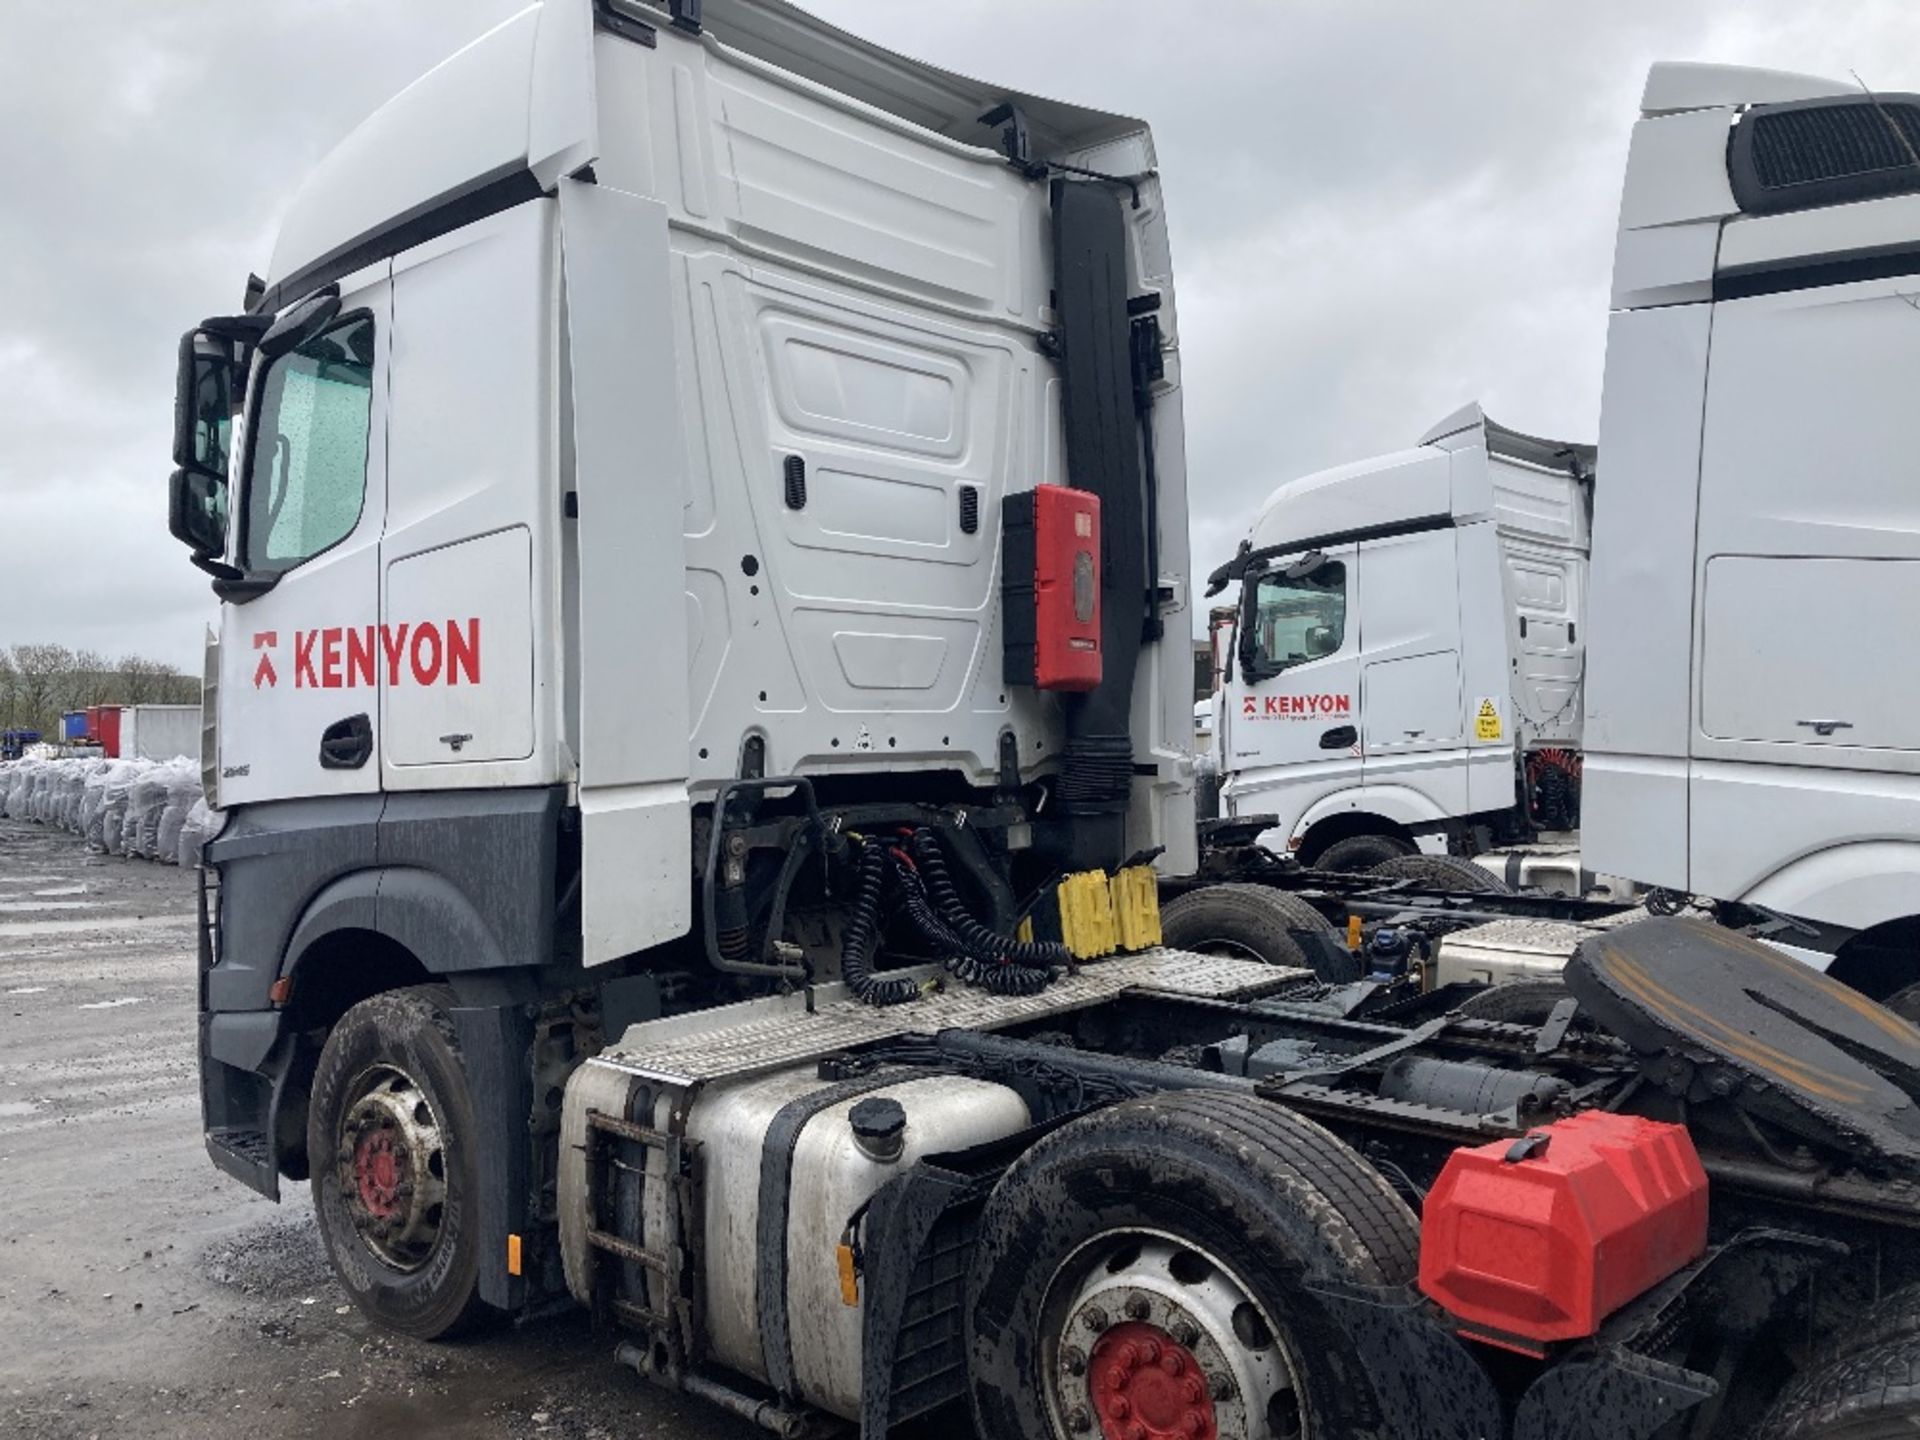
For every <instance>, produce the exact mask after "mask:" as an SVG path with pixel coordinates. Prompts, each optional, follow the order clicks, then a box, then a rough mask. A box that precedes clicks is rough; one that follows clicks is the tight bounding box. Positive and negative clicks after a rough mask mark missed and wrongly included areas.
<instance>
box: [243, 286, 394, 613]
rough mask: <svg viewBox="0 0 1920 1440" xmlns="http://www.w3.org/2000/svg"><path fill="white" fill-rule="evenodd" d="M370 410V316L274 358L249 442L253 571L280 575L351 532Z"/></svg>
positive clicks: (362, 494)
mask: <svg viewBox="0 0 1920 1440" xmlns="http://www.w3.org/2000/svg"><path fill="white" fill-rule="evenodd" d="M372 414H373V320H372V318H371V317H370V316H367V315H357V316H350V317H348V318H347V319H344V320H342V321H341V322H340V323H339V324H337V325H334V326H333V327H331V328H330V329H328V330H326V331H324V332H322V333H321V334H320V335H318V336H316V337H314V338H313V339H312V340H309V341H308V342H307V343H306V344H304V345H302V346H300V348H299V349H297V350H292V351H289V352H288V353H287V354H285V355H282V356H280V357H279V358H278V359H276V360H275V361H274V362H273V363H272V365H271V367H270V368H269V369H268V371H267V373H266V376H265V378H264V379H263V380H262V382H261V386H260V399H259V402H258V405H257V407H256V410H255V415H254V421H253V425H252V428H251V431H250V433H249V438H248V442H247V443H248V447H249V449H250V450H251V452H252V464H251V466H250V467H249V469H248V476H247V494H246V516H245V522H244V523H245V525H246V543H245V549H244V557H245V562H246V568H247V570H248V571H249V572H251V573H253V574H256V575H279V574H284V573H285V572H286V571H288V570H291V569H293V568H294V567H295V566H296V565H300V564H302V563H304V562H305V561H308V560H311V559H312V558H313V557H314V556H316V555H318V554H320V553H321V552H322V551H323V550H328V549H331V548H332V547H333V546H335V545H337V544H339V543H340V542H341V541H342V540H344V539H346V538H347V536H348V535H350V534H352V533H353V527H354V526H355V525H357V524H358V523H359V521H360V511H361V508H362V506H363V505H364V503H365V501H366V497H367V437H368V431H369V429H370V425H371V420H372Z"/></svg>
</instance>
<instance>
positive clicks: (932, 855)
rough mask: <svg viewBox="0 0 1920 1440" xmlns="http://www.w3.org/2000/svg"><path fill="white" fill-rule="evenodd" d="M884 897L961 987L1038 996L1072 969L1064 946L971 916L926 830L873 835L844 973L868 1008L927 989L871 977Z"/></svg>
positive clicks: (863, 857) (864, 850) (864, 848)
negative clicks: (896, 840)
mask: <svg viewBox="0 0 1920 1440" xmlns="http://www.w3.org/2000/svg"><path fill="white" fill-rule="evenodd" d="M889 879H891V881H892V884H891V885H889V884H888V881H889ZM886 898H891V899H892V901H893V902H894V904H895V905H896V906H897V907H898V916H899V918H900V919H902V920H903V921H904V922H905V924H906V926H907V928H908V929H910V930H911V931H912V932H913V933H914V935H915V937H916V938H917V939H918V940H919V941H920V942H921V943H922V944H924V945H927V946H929V947H931V948H932V950H933V951H934V953H935V954H937V955H938V956H939V957H940V960H941V963H942V964H943V965H944V966H945V968H946V970H947V972H948V973H949V974H950V975H952V976H953V977H954V978H955V979H956V980H959V981H961V982H962V983H963V984H967V985H977V986H979V987H980V988H981V989H983V990H987V991H989V992H991V993H992V994H995V995H1036V994H1038V993H1039V992H1040V991H1041V990H1044V989H1045V988H1046V987H1047V986H1048V985H1050V984H1052V983H1053V981H1054V978H1055V976H1056V975H1057V973H1058V971H1059V970H1060V969H1063V968H1066V967H1068V966H1070V965H1071V964H1072V955H1071V952H1069V951H1068V950H1067V947H1066V946H1064V945H1059V944H1055V943H1053V942H1050V941H1038V942H1031V943H1029V942H1022V941H1019V940H1014V939H1012V938H1010V937H1008V936H1005V935H1000V934H997V933H996V932H994V931H993V930H992V929H990V928H988V927H987V926H986V925H983V924H981V923H980V922H979V921H978V920H976V919H975V918H974V917H973V916H972V915H971V914H969V913H968V911H967V909H966V907H965V905H963V904H962V903H961V900H960V896H959V892H958V891H957V890H956V889H955V888H954V884H953V877H952V875H951V874H950V873H949V872H948V870H947V864H946V856H945V855H944V854H943V853H942V851H941V848H940V841H939V838H938V837H937V836H936V835H935V834H934V833H933V831H932V830H930V829H928V828H926V827H924V826H922V827H920V828H919V829H917V830H914V831H911V832H908V834H907V837H906V841H905V844H904V845H895V844H890V843H888V842H886V841H883V840H876V839H871V838H869V839H866V840H864V841H862V842H861V847H860V857H859V864H858V869H857V871H856V878H855V887H854V898H853V904H852V906H851V908H850V911H849V914H848V919H847V928H846V932H845V934H844V935H843V936H842V939H841V946H840V974H841V978H842V979H843V980H845V982H846V985H847V988H848V989H849V990H851V991H852V992H853V993H854V995H855V997H856V998H858V999H859V1000H861V1001H863V1002H864V1003H866V1004H868V1005H899V1004H901V1003H903V1002H905V1001H908V1000H912V999H914V998H916V997H917V996H919V995H920V994H921V993H922V989H923V986H922V984H921V982H919V981H916V980H911V979H908V978H906V977H904V976H894V977H891V978H886V979H883V978H881V977H880V976H878V975H876V974H875V973H874V969H873V962H874V957H875V953H876V951H877V950H878V948H879V944H880V931H881V929H882V923H881V903H882V901H883V899H886Z"/></svg>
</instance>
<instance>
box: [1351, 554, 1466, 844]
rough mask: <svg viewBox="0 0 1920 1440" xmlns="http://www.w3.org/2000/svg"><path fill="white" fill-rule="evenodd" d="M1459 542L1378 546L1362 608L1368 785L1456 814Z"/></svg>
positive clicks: (1461, 736) (1459, 779)
mask: <svg viewBox="0 0 1920 1440" xmlns="http://www.w3.org/2000/svg"><path fill="white" fill-rule="evenodd" d="M1455 535H1456V532H1455V531H1454V530H1452V529H1437V530H1425V531H1418V532H1416V533H1414V534H1410V535H1396V536H1392V537H1390V538H1387V539H1383V540H1371V541H1368V542H1367V543H1366V545H1365V546H1363V547H1362V548H1363V550H1364V551H1365V554H1364V556H1363V563H1364V565H1365V566H1366V572H1367V583H1366V590H1365V593H1364V595H1363V597H1362V602H1361V606H1360V635H1361V640H1362V642H1363V650H1362V654H1361V657H1360V665H1361V677H1360V690H1361V703H1362V705H1363V706H1364V708H1365V712H1366V721H1365V727H1364V728H1365V733H1364V736H1363V743H1364V744H1365V746H1366V752H1367V763H1366V772H1367V784H1368V785H1370V786H1373V785H1400V786H1405V787H1408V788H1411V789H1413V790H1416V791H1418V792H1419V793H1421V794H1422V795H1425V796H1426V797H1427V799H1428V800H1429V801H1430V802H1431V803H1432V804H1433V805H1434V807H1435V808H1437V809H1438V810H1440V811H1441V812H1442V813H1443V814H1448V815H1458V814H1462V813H1464V812H1465V811H1466V809H1467V752H1468V745H1467V740H1466V734H1467V730H1466V725H1465V721H1464V713H1465V712H1464V705H1463V701H1462V698H1461V693H1460V599H1459V590H1460V586H1459V578H1458V569H1457V566H1456V563H1455V554H1454V540H1455ZM1493 699H1494V705H1495V707H1496V714H1497V713H1498V705H1499V697H1493Z"/></svg>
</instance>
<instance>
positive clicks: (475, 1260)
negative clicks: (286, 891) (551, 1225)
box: [307, 985, 485, 1340]
mask: <svg viewBox="0 0 1920 1440" xmlns="http://www.w3.org/2000/svg"><path fill="white" fill-rule="evenodd" d="M453 1003H454V1001H453V992H452V991H451V990H448V989H446V988H445V987H444V986H431V985H422V986H416V987H414V988H411V989H406V990H393V991H389V992H388V993H386V994H384V995H376V996H374V997H373V998H372V999H370V1000H363V1001H361V1002H360V1003H359V1004H358V1005H356V1006H354V1007H353V1008H352V1009H351V1010H349V1011H348V1012H347V1013H346V1014H345V1015H344V1016H342V1017H341V1019H340V1023H339V1024H337V1025H335V1026H334V1028H333V1032H332V1034H330V1035H329V1036H328V1037H327V1043H326V1045H325V1047H324V1048H323V1049H322V1050H321V1052H320V1061H319V1065H318V1067H317V1068H316V1070H315V1072H314V1077H313V1100H312V1103H311V1106H310V1107H309V1109H308V1112H307V1153H308V1154H309V1155H311V1156H312V1157H313V1181H312V1184H313V1208H314V1213H315V1214H316V1215H317V1216H318V1217H319V1222H320V1236H321V1239H322V1240H323V1241H324V1242H325V1244H326V1247H327V1258H328V1259H329V1260H331V1261H332V1262H333V1270H334V1274H335V1275H337V1276H338V1277H339V1279H340V1283H341V1284H342V1285H343V1286H345V1287H346V1289H347V1292H348V1294H350V1295H351V1296H352V1297H353V1299H354V1301H355V1303H357V1304H358V1305H359V1306H360V1308H361V1309H362V1310H364V1311H366V1313H367V1314H368V1315H369V1316H371V1317H372V1318H374V1319H375V1320H378V1321H379V1322H380V1323H381V1324H382V1325H385V1326H387V1327H388V1328H389V1329H393V1330H398V1331H400V1332H401V1333H402V1334H406V1335H412V1336H414V1337H416V1338H418V1339H422V1340H433V1339H438V1338H440V1337H443V1336H449V1335H452V1334H454V1333H456V1332H457V1331H459V1330H460V1329H462V1328H464V1327H466V1326H468V1325H470V1324H471V1323H472V1322H473V1321H475V1320H476V1319H478V1318H479V1317H480V1316H481V1315H482V1314H483V1313H484V1311H485V1306H484V1305H483V1303H482V1302H481V1301H480V1299H479V1296H478V1293H477V1287H478V1283H479V1275H480V1253H479V1236H478V1226H477V1223H476V1219H477V1217H476V1216H475V1213H474V1206H475V1203H476V1194H477V1191H478V1185H479V1180H478V1168H477V1157H476V1156H475V1154H474V1152H473V1146H472V1144H471V1142H470V1139H469V1137H471V1136H472V1135H473V1134H474V1133H475V1127H474V1111H473V1096H472V1092H471V1090H470V1089H469V1087H468V1083H467V1076H466V1071H465V1069H464V1067H463V1066H462V1064H461V1060H460V1050H459V1046H458V1045H457V1044H456V1043H455V1040H454V1033H453V1024H452V1022H451V1021H450V1020H449V1019H448V1018H447V1013H446V1012H447V1010H448V1009H450V1008H451V1007H452V1005H453Z"/></svg>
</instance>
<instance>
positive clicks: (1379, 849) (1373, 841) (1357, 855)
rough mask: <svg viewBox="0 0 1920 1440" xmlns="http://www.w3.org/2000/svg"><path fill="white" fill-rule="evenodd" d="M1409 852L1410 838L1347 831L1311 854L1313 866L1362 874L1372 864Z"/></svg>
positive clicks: (1345, 872)
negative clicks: (1343, 835)
mask: <svg viewBox="0 0 1920 1440" xmlns="http://www.w3.org/2000/svg"><path fill="white" fill-rule="evenodd" d="M1411 854H1413V844H1412V842H1411V841H1407V840H1402V839H1401V838H1400V837H1399V836H1397V835H1349V836H1347V838H1346V839H1344V840H1336V841H1334V842H1333V843H1332V844H1331V845H1329V846H1327V848H1326V849H1324V850H1322V851H1321V852H1320V853H1319V854H1318V855H1317V856H1315V857H1314V861H1313V868H1314V869H1316V870H1337V871H1340V872H1341V873H1342V874H1347V875H1365V874H1366V873H1367V872H1368V871H1370V870H1372V869H1373V868H1374V866H1376V865H1384V864H1386V862H1387V861H1389V860H1398V859H1399V858H1400V857H1401V856H1403V855H1411Z"/></svg>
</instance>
